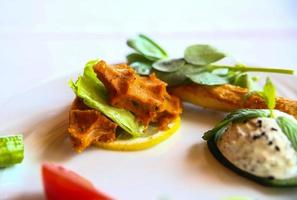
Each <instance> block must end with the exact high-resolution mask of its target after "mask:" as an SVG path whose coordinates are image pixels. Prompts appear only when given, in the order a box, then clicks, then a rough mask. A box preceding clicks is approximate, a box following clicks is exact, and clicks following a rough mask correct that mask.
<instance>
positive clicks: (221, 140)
mask: <svg viewBox="0 0 297 200" xmlns="http://www.w3.org/2000/svg"><path fill="white" fill-rule="evenodd" d="M258 94H260V96H261V97H262V98H263V99H264V100H265V102H266V103H267V104H268V105H267V107H269V110H267V109H241V110H236V111H234V112H231V113H230V114H228V115H227V116H226V118H225V119H223V120H222V121H221V122H220V123H219V124H217V125H216V126H215V127H214V128H213V129H212V130H209V131H207V132H206V133H205V134H204V136H203V139H205V140H207V144H208V147H209V149H210V151H211V152H212V154H213V155H214V156H215V157H216V159H217V160H219V161H220V162H221V163H222V164H223V165H225V166H226V167H228V168H230V169H232V170H233V171H235V172H236V173H238V174H239V175H242V176H244V177H247V178H249V179H251V180H254V181H256V182H258V183H260V184H263V185H268V186H275V187H293V186H297V145H296V144H297V120H296V119H295V118H294V117H293V116H291V115H288V114H286V113H283V112H280V111H277V110H273V109H274V106H275V87H274V86H273V84H272V82H271V81H270V79H267V81H266V84H265V86H264V89H263V91H262V92H258Z"/></svg>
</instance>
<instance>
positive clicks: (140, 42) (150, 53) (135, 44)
mask: <svg viewBox="0 0 297 200" xmlns="http://www.w3.org/2000/svg"><path fill="white" fill-rule="evenodd" d="M127 45H128V46H129V47H131V48H132V49H134V50H135V51H136V52H138V53H140V54H142V55H143V56H144V57H145V58H147V59H149V60H151V61H157V60H160V59H163V58H166V57H167V53H166V51H165V50H164V49H162V48H161V47H160V46H159V45H158V44H157V43H155V42H154V41H153V40H152V39H150V38H148V37H147V36H145V35H141V34H140V35H138V36H137V37H135V38H133V39H129V40H128V41H127Z"/></svg>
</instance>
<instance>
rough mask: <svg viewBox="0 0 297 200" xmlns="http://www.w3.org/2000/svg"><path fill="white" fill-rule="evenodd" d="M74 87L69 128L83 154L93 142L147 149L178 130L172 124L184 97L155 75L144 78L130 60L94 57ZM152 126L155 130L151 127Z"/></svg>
mask: <svg viewBox="0 0 297 200" xmlns="http://www.w3.org/2000/svg"><path fill="white" fill-rule="evenodd" d="M70 87H71V88H72V89H73V91H74V92H75V94H76V96H77V97H76V99H75V101H74V102H73V104H72V106H71V109H70V115H69V118H70V120H69V122H70V123H69V129H68V130H69V133H70V136H71V139H72V141H73V144H74V148H75V149H76V150H77V151H78V152H81V151H83V150H84V149H85V148H86V147H88V146H89V145H91V144H96V145H97V146H100V147H103V148H109V149H110V148H111V149H115V150H116V149H117V150H139V149H144V147H150V146H153V145H155V144H157V143H159V142H161V141H162V140H163V138H166V137H164V136H170V134H168V133H171V132H172V130H171V129H176V128H175V127H176V126H175V125H172V124H174V123H177V122H178V121H177V120H175V119H176V118H178V116H179V114H180V113H181V106H180V100H179V98H177V97H175V96H172V95H170V94H168V93H167V91H166V83H164V82H163V81H161V80H159V79H157V78H156V76H154V75H153V74H152V75H150V76H149V77H141V76H139V75H137V73H136V72H135V71H134V70H133V69H132V68H131V67H130V66H128V65H126V64H118V65H107V64H106V63H105V62H104V61H99V60H95V61H90V62H88V63H87V65H86V67H85V70H84V74H83V75H82V76H80V77H79V78H78V80H77V81H76V82H75V83H74V82H73V81H70ZM151 127H155V129H154V132H151V131H149V130H151ZM159 131H161V132H160V133H159ZM151 136H153V137H151ZM123 140H124V141H123ZM103 143H106V144H105V145H103ZM148 144H149V145H148ZM123 145H124V146H126V147H125V148H123Z"/></svg>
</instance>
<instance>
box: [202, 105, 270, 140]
mask: <svg viewBox="0 0 297 200" xmlns="http://www.w3.org/2000/svg"><path fill="white" fill-rule="evenodd" d="M268 116H269V113H268V111H267V110H263V109H262V110H260V109H240V110H236V111H234V112H231V113H230V114H228V115H227V116H226V117H225V118H224V119H223V120H222V121H221V122H219V123H218V124H217V125H216V126H215V127H214V128H213V129H211V130H209V131H207V132H206V133H204V135H203V137H202V138H203V139H204V140H209V139H210V138H211V137H212V136H215V137H216V138H218V137H220V136H221V134H223V133H224V132H225V130H226V129H227V128H228V126H229V124H230V123H233V122H240V121H243V120H248V119H252V118H256V117H268Z"/></svg>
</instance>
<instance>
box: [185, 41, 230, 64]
mask: <svg viewBox="0 0 297 200" xmlns="http://www.w3.org/2000/svg"><path fill="white" fill-rule="evenodd" d="M224 57H225V54H224V53H222V52H219V51H218V50H216V49H215V48H213V47H211V46H209V45H205V44H196V45H191V46H189V47H187V48H186V50H185V53H184V58H185V60H186V61H187V62H188V63H191V64H194V65H208V64H210V63H213V62H216V61H218V60H221V59H222V58H224Z"/></svg>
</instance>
